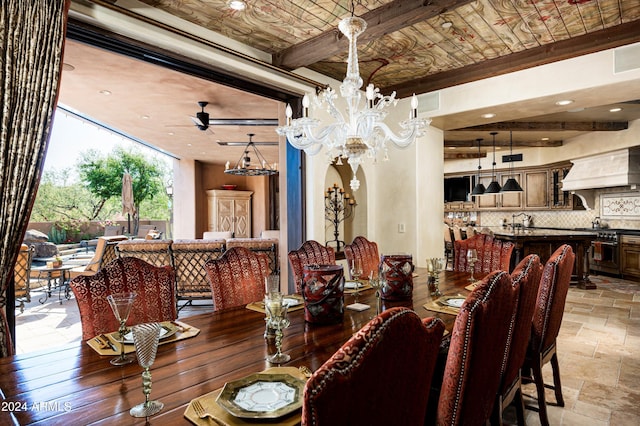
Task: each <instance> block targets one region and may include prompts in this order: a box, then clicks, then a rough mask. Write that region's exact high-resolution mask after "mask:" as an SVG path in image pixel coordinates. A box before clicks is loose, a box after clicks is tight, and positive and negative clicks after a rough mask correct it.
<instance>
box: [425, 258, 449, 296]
mask: <svg viewBox="0 0 640 426" xmlns="http://www.w3.org/2000/svg"><path fill="white" fill-rule="evenodd" d="M444 265H445V260H444V259H442V258H437V257H432V258H430V259H427V270H428V272H429V278H428V284H429V295H430V296H431V297H440V296H442V292H441V291H440V272H442V270H443V269H444Z"/></svg>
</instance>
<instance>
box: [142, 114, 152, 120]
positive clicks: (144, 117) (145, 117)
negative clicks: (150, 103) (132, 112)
mask: <svg viewBox="0 0 640 426" xmlns="http://www.w3.org/2000/svg"><path fill="white" fill-rule="evenodd" d="M140 118H142V119H143V120H148V119H149V118H150V117H149V116H148V115H146V114H145V115H141V116H140Z"/></svg>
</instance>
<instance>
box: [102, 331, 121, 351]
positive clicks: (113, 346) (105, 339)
mask: <svg viewBox="0 0 640 426" xmlns="http://www.w3.org/2000/svg"><path fill="white" fill-rule="evenodd" d="M98 337H99V338H100V339H101V340H102V341H103V342H104V344H106V345H107V346H109V347H110V348H111V350H112V351H114V352H118V349H117V348H116V347H115V345H114V344H113V343H112V342H111V339H109V338H108V337H107V336H105V335H104V334H101V335H99V336H98Z"/></svg>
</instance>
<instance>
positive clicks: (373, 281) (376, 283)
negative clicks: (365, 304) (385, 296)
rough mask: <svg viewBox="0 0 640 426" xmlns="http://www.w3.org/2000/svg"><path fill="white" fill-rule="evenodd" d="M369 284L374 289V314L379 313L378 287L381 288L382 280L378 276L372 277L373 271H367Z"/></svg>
mask: <svg viewBox="0 0 640 426" xmlns="http://www.w3.org/2000/svg"><path fill="white" fill-rule="evenodd" d="M369 285H370V286H371V287H373V288H374V289H375V290H376V315H380V308H381V306H380V289H381V288H382V280H381V279H380V277H377V278H373V271H371V272H369Z"/></svg>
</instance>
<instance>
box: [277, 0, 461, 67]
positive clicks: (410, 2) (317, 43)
mask: <svg viewBox="0 0 640 426" xmlns="http://www.w3.org/2000/svg"><path fill="white" fill-rule="evenodd" d="M467 3H471V0H433V1H424V0H394V1H392V2H389V3H387V4H385V5H383V6H380V7H378V8H376V9H373V10H371V11H369V12H367V13H365V14H363V15H362V16H360V18H362V19H364V20H365V21H367V30H366V31H365V32H364V33H363V34H361V35H360V36H359V37H358V41H359V42H362V43H366V42H367V41H370V40H375V39H377V38H380V37H382V36H384V35H386V34H390V33H393V32H395V31H398V30H401V29H402V28H405V27H409V26H411V25H414V24H416V23H418V22H422V21H425V20H427V19H430V18H433V17H434V16H437V15H439V14H441V13H444V12H446V11H448V10H452V9H455V8H457V7H460V6H463V5H465V4H467ZM347 49H348V41H347V39H346V37H344V36H343V35H342V33H341V32H340V30H338V28H337V27H336V28H332V29H331V30H329V31H326V32H324V33H322V34H320V35H317V36H315V37H313V38H310V39H309V40H306V41H303V42H302V43H298V44H295V45H293V46H291V47H289V48H287V49H284V50H282V51H280V52H278V53H276V54H274V55H273V65H275V66H277V67H280V68H284V69H287V70H293V69H296V68H301V67H305V66H308V65H311V64H314V63H316V62H319V61H322V60H325V59H327V58H330V57H332V56H334V55H337V54H339V53H341V52H344V51H346V50H347Z"/></svg>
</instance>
